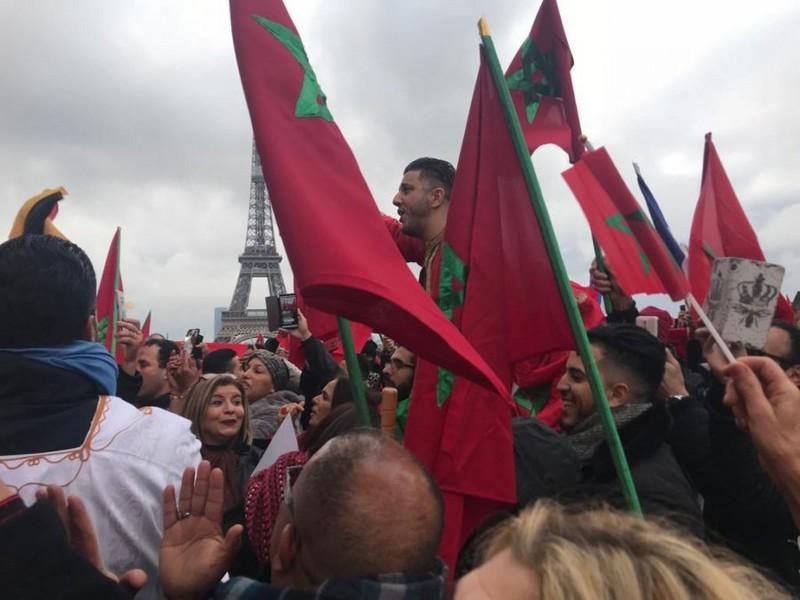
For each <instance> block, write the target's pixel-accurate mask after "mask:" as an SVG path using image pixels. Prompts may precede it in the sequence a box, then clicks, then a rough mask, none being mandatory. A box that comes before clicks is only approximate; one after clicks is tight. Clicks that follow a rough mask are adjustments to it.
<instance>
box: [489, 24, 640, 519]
mask: <svg viewBox="0 0 800 600" xmlns="http://www.w3.org/2000/svg"><path fill="white" fill-rule="evenodd" d="M478 29H479V31H480V35H481V40H482V41H483V49H484V52H485V56H486V59H487V62H488V66H489V70H490V71H491V73H492V79H493V80H494V83H495V87H496V88H497V92H498V94H499V96H500V100H501V103H502V105H503V113H504V115H505V118H506V124H507V125H508V129H509V133H510V134H511V139H512V141H513V143H514V149H515V150H516V153H517V159H518V160H519V165H520V168H521V169H522V173H523V175H524V177H525V184H526V186H527V188H528V196H529V197H530V201H531V204H532V205H533V210H534V212H535V213H536V218H537V220H538V222H539V229H540V231H541V233H542V238H543V240H544V244H545V248H546V249H547V255H548V258H549V259H550V267H551V268H552V269H553V273H554V274H555V276H556V281H557V283H558V290H559V292H560V293H561V301H562V302H563V303H564V308H565V309H566V311H567V317H568V318H569V324H570V327H571V329H572V334H573V335H574V336H575V343H576V345H577V347H578V352H579V353H580V355H581V359H582V360H583V364H584V367H585V368H586V374H587V376H588V378H589V385H590V388H591V390H592V397H593V398H594V402H595V405H596V406H597V410H598V413H599V414H600V418H601V421H602V423H603V428H604V429H605V433H606V439H607V440H608V445H609V447H610V449H611V457H612V458H613V460H614V466H615V468H616V470H617V476H618V477H619V481H620V485H621V487H622V493H623V494H624V496H625V499H626V501H627V503H628V507H629V508H630V510H631V512H633V513H635V514H637V515H641V514H642V508H641V505H640V504H639V497H638V495H637V494H636V488H635V487H634V485H633V478H632V477H631V471H630V467H629V466H628V460H627V458H626V457H625V451H624V449H623V448H622V443H621V442H620V439H619V432H618V431H617V427H616V424H615V422H614V417H613V415H612V414H611V408H610V407H609V405H608V399H607V398H606V393H605V387H604V386H603V381H602V379H601V377H600V372H599V371H598V370H597V364H596V363H595V360H594V355H593V354H592V350H591V346H590V345H589V338H588V337H587V336H586V330H585V329H584V327H583V321H582V320H581V315H580V312H579V311H578V304H577V303H576V301H575V296H574V294H573V293H572V287H571V286H570V284H569V278H568V277H567V270H566V268H565V267H564V261H563V259H562V258H561V250H560V249H559V247H558V241H557V240H556V235H555V232H554V231H553V225H552V223H551V222H550V215H549V213H548V212H547V206H546V205H545V203H544V198H543V197H542V190H541V188H540V187H539V182H538V180H537V179H536V173H535V172H534V170H533V163H532V162H531V159H530V155H529V153H528V146H527V144H526V143H525V138H524V137H523V135H522V128H521V127H520V124H519V120H518V118H517V114H516V111H515V109H514V105H513V103H512V101H511V94H510V93H509V91H508V86H507V85H506V80H505V76H504V75H503V70H502V68H501V67H500V62H499V61H498V59H497V53H496V52H495V49H494V42H493V41H492V38H491V35H490V34H489V25H488V23H487V22H486V19H484V18H481V20H480V21H479V22H478Z"/></svg>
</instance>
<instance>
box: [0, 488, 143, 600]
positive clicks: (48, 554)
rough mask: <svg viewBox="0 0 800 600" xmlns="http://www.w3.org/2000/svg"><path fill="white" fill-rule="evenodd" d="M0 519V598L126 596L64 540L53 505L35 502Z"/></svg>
mask: <svg viewBox="0 0 800 600" xmlns="http://www.w3.org/2000/svg"><path fill="white" fill-rule="evenodd" d="M16 502H18V503H19V504H18V506H19V508H20V509H21V510H18V511H16V512H15V513H14V515H13V516H12V517H10V518H8V519H6V520H4V521H3V522H2V524H0V597H2V598H18V599H26V600H33V599H42V600H50V599H51V598H62V599H64V600H69V599H73V598H74V599H75V600H83V599H84V598H104V599H106V598H107V599H109V600H117V599H119V600H122V599H124V598H131V595H130V594H128V593H127V591H126V590H124V589H123V588H122V587H121V586H119V585H117V584H116V583H114V582H113V581H111V580H110V579H108V578H107V577H106V576H105V575H103V574H102V573H100V571H98V570H97V569H96V568H95V567H94V566H93V565H91V564H90V563H89V562H88V561H87V560H86V559H85V558H83V557H82V556H81V555H79V554H78V553H77V552H76V551H75V550H73V548H72V547H71V546H70V544H69V542H68V541H67V536H66V532H65V530H64V526H63V524H62V523H61V520H60V519H59V517H58V515H57V514H56V511H55V509H54V508H53V506H52V505H51V504H50V503H49V502H47V501H42V502H37V503H36V504H34V505H33V506H32V507H30V508H22V506H23V505H22V501H21V500H17V501H16Z"/></svg>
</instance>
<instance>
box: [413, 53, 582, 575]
mask: <svg viewBox="0 0 800 600" xmlns="http://www.w3.org/2000/svg"><path fill="white" fill-rule="evenodd" d="M441 253H442V259H441V266H440V279H439V285H438V289H439V292H440V293H439V304H440V307H441V308H442V309H443V310H444V311H445V312H446V313H447V314H448V315H449V316H452V318H453V320H454V322H455V323H456V324H457V325H458V326H459V328H460V329H461V331H462V332H463V333H464V335H465V336H466V338H467V339H468V340H469V341H470V342H471V343H472V344H473V345H474V346H475V348H477V349H478V351H479V352H480V353H481V355H482V356H483V357H484V358H486V360H487V362H488V363H489V364H490V365H491V366H492V368H493V369H494V370H495V372H496V373H497V374H498V375H499V376H500V378H501V379H502V380H503V383H504V385H505V387H506V394H505V395H504V396H500V395H498V394H496V393H493V392H491V391H489V390H486V389H483V388H480V387H478V386H476V385H473V384H471V383H470V382H468V381H465V380H463V379H461V378H455V379H454V378H453V377H452V376H451V375H450V373H447V372H444V371H442V370H440V369H437V368H436V367H435V366H434V365H431V364H430V363H428V362H425V361H419V360H418V361H417V371H416V378H415V382H414V390H413V392H412V394H411V397H412V399H413V400H412V402H411V406H410V412H409V419H408V423H407V426H406V430H405V443H406V446H407V447H408V448H409V449H410V450H412V451H413V452H414V453H415V454H416V455H417V456H418V457H419V459H420V460H421V461H422V463H423V464H424V465H426V466H427V467H428V469H430V471H431V472H432V473H433V475H434V477H435V478H436V480H437V482H438V483H439V485H440V487H441V488H442V491H443V493H444V496H445V501H446V509H445V531H444V537H443V541H442V546H441V547H440V554H441V555H442V557H443V558H444V559H445V560H447V561H448V563H449V564H451V565H452V564H453V563H454V561H455V558H456V556H457V554H458V551H459V549H460V548H461V545H462V544H463V543H464V541H465V540H466V538H467V537H468V536H469V535H470V533H471V532H472V531H473V529H474V527H475V526H476V525H478V524H479V523H480V521H481V520H482V519H483V518H484V517H486V516H487V514H488V513H489V512H490V511H492V510H494V509H497V508H501V507H503V506H507V505H509V504H514V503H515V502H516V484H515V478H514V459H513V451H512V438H511V415H512V413H513V411H514V407H513V402H512V401H511V399H510V396H509V394H508V391H509V390H510V388H511V384H512V379H513V373H514V367H515V365H517V364H519V363H521V362H524V361H527V360H530V359H532V358H534V357H535V358H537V359H538V358H539V357H540V356H541V354H542V353H546V352H550V351H554V350H564V349H568V348H570V347H571V346H572V343H573V342H572V334H571V332H570V328H569V322H568V320H567V316H566V311H565V310H564V307H563V304H562V302H561V297H560V295H559V292H558V288H557V285H556V280H555V276H554V275H553V273H552V272H551V270H550V264H549V261H548V259H547V252H546V250H545V246H544V241H543V240H542V237H541V234H540V232H539V227H538V226H537V222H536V216H535V213H534V210H533V207H532V205H531V203H530V200H529V197H528V191H527V187H526V184H525V179H524V176H523V173H522V170H521V169H520V167H519V163H518V160H517V157H516V153H515V150H514V146H513V144H512V141H511V136H510V134H509V132H508V127H507V126H506V123H505V119H504V116H503V110H502V105H501V103H500V98H499V95H498V93H497V89H496V87H495V85H494V83H493V81H492V76H491V73H490V71H489V68H488V66H487V65H485V64H484V63H483V56H482V60H481V68H480V71H479V72H478V79H477V82H476V84H475V91H474V94H473V97H472V105H471V108H470V112H469V118H468V121H467V127H466V132H465V134H464V140H463V143H462V146H461V155H460V157H459V161H458V169H457V170H456V180H455V183H454V186H453V194H452V200H451V202H450V210H449V212H448V216H447V229H446V230H445V236H444V242H443V245H442V250H441Z"/></svg>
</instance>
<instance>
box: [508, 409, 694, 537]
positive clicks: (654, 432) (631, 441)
mask: <svg viewBox="0 0 800 600" xmlns="http://www.w3.org/2000/svg"><path fill="white" fill-rule="evenodd" d="M671 424H672V421H671V419H670V416H669V413H668V412H667V410H666V408H665V407H664V405H663V404H660V403H659V404H654V405H653V408H652V409H650V410H647V411H646V412H644V413H643V414H641V415H639V416H638V417H637V418H635V419H633V420H632V421H630V422H629V423H627V424H625V425H624V426H622V427H620V429H619V435H620V439H621V441H622V446H623V448H624V450H625V454H626V456H627V459H628V464H629V466H630V469H631V475H632V477H633V482H634V485H635V486H636V491H637V493H638V496H639V501H640V503H641V505H642V510H643V512H644V514H645V515H660V516H666V517H669V518H670V519H671V520H672V521H674V522H677V523H679V524H681V525H683V526H685V527H687V528H689V529H690V530H691V531H692V532H694V533H696V534H699V535H702V533H703V527H702V517H701V514H700V507H699V505H698V501H697V496H696V494H695V493H694V491H693V490H692V486H691V485H690V484H689V482H688V481H687V479H686V477H685V475H684V474H683V471H682V470H681V468H680V466H679V465H678V462H677V461H676V460H675V456H674V455H673V453H672V450H671V448H670V447H669V445H668V444H667V443H666V440H667V436H668V434H669V432H670V427H671ZM559 436H560V434H557V433H555V432H551V434H549V435H548V434H546V432H545V433H543V434H542V443H557V444H559V445H560V446H561V447H562V448H563V452H565V453H569V452H573V453H575V451H574V450H572V449H571V448H569V447H568V446H567V445H565V444H563V440H556V439H555V438H558V437H559ZM548 437H549V438H550V442H548V441H547V439H548ZM566 437H568V436H566ZM514 442H515V453H516V454H517V459H516V460H517V477H518V483H517V488H518V490H519V489H520V487H521V486H522V488H524V487H525V485H526V480H525V478H528V479H529V478H530V475H529V473H526V472H521V471H520V466H521V464H522V461H521V457H520V453H521V452H524V453H525V454H528V453H530V452H539V451H540V449H539V448H536V447H535V445H532V446H531V447H529V448H528V449H527V450H523V449H521V448H520V447H519V444H518V437H517V436H516V435H515V440H514ZM577 456H578V455H577V453H575V455H574V457H572V458H570V457H567V456H565V457H564V459H563V460H562V461H560V462H559V464H560V467H559V469H560V470H559V473H558V474H555V475H553V476H552V480H553V481H558V482H559V483H557V484H556V485H553V486H549V489H547V490H546V491H544V493H543V494H542V495H543V496H549V497H552V498H555V499H557V500H559V501H562V502H568V503H572V502H579V503H582V502H589V503H595V502H598V501H599V502H603V503H607V504H609V505H611V506H613V507H615V508H619V509H626V508H627V504H626V502H625V498H624V496H623V494H622V490H621V488H620V483H619V480H618V478H617V474H616V470H615V468H614V463H613V460H612V458H611V452H610V450H609V447H608V444H607V442H605V441H603V442H602V443H601V444H600V445H599V446H598V447H597V449H596V450H595V451H594V452H593V453H592V455H591V457H589V458H588V459H586V460H580V459H578V458H577ZM527 459H530V457H527ZM576 459H577V462H576ZM570 463H573V464H577V467H575V468H577V469H578V471H579V473H577V474H576V475H575V476H574V477H575V479H577V482H576V483H574V484H571V483H569V479H570V476H569V474H568V473H565V472H564V468H565V465H569V464H570ZM566 468H567V469H569V468H570V467H569V466H567V467H566ZM540 479H546V478H542V477H541V476H540ZM535 499H536V498H534V497H529V498H521V500H523V501H524V502H525V503H528V502H530V501H532V500H535Z"/></svg>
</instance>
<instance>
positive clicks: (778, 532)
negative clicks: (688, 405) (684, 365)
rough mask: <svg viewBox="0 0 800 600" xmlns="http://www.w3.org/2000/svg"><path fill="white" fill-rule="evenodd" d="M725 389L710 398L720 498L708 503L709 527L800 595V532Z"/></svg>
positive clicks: (714, 388)
mask: <svg viewBox="0 0 800 600" xmlns="http://www.w3.org/2000/svg"><path fill="white" fill-rule="evenodd" d="M723 392H724V388H723V387H722V385H721V384H719V383H715V384H714V385H712V387H711V388H710V389H709V392H708V405H709V438H710V445H711V452H712V455H713V461H714V468H715V469H716V472H717V477H718V479H717V485H718V487H719V493H718V494H716V495H714V496H709V497H708V498H707V499H706V505H705V510H704V512H705V516H706V522H707V524H708V526H709V528H711V529H712V530H713V531H714V532H715V533H716V534H718V535H719V536H720V539H721V541H723V542H724V543H726V544H727V545H729V546H730V547H731V548H733V549H734V550H736V551H737V552H739V553H741V554H743V555H744V556H745V557H747V558H749V559H750V560H752V561H753V562H755V563H758V564H760V565H762V566H764V567H766V568H768V569H770V570H771V571H772V572H773V573H775V574H776V575H777V576H778V577H780V578H781V579H782V580H783V581H784V583H786V584H787V585H789V586H791V587H792V588H793V589H794V590H795V591H800V573H799V572H798V571H799V570H800V550H798V543H797V537H798V533H799V531H798V527H797V526H796V525H795V523H794V520H793V519H792V514H791V512H790V511H789V507H788V506H787V504H786V502H785V500H784V499H783V496H782V495H781V494H780V492H779V491H778V489H777V488H776V487H775V484H774V483H773V482H772V480H771V479H770V478H769V476H768V475H767V473H766V472H765V471H764V469H763V468H762V467H761V464H760V463H759V461H758V455H757V454H756V451H755V448H754V447H753V444H752V442H751V441H750V437H749V436H748V435H747V434H746V433H744V432H743V431H741V430H740V429H739V428H738V427H736V423H735V421H734V419H733V415H731V413H730V411H729V410H728V409H727V408H726V407H725V406H724V405H723V404H722V396H723Z"/></svg>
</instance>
